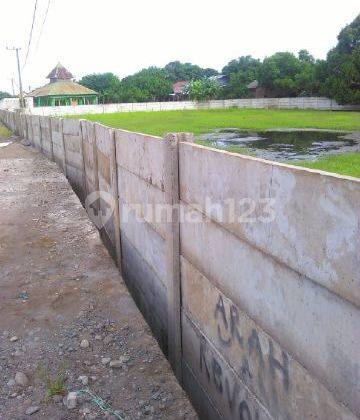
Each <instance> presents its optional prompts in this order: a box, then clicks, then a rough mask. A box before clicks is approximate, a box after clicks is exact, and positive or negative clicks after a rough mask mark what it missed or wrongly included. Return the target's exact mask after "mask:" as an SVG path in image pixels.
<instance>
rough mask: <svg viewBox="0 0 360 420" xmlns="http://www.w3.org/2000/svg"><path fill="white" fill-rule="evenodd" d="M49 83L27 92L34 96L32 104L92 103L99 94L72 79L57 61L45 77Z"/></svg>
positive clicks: (96, 101)
mask: <svg viewBox="0 0 360 420" xmlns="http://www.w3.org/2000/svg"><path fill="white" fill-rule="evenodd" d="M46 78H47V79H50V83H48V84H47V85H45V86H42V87H39V88H37V89H35V90H33V91H32V92H30V93H29V94H28V96H31V97H33V98H34V106H35V107H38V106H66V105H93V104H97V103H98V96H99V94H98V93H97V92H95V91H94V90H92V89H89V88H87V87H85V86H82V85H80V84H79V83H76V82H74V81H73V79H74V76H73V75H72V74H71V72H70V71H69V70H67V69H66V68H65V67H64V66H63V65H61V64H60V63H58V64H57V65H56V67H55V68H53V69H52V70H51V72H50V73H49V74H48V76H47V77H46Z"/></svg>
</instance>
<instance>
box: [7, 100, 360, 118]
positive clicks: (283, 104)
mask: <svg viewBox="0 0 360 420" xmlns="http://www.w3.org/2000/svg"><path fill="white" fill-rule="evenodd" d="M0 102H1V101H0ZM232 107H234V108H274V109H277V108H285V109H292V108H297V109H318V110H334V111H339V110H355V109H356V110H360V105H339V104H338V103H336V101H334V100H332V99H328V98H322V97H309V98H307V97H304V98H254V99H225V100H213V101H207V102H195V101H179V102H142V103H120V104H98V105H78V106H56V107H35V108H34V107H29V108H27V110H26V112H28V113H30V114H34V115H58V116H61V115H80V114H104V113H105V114H108V113H112V112H136V111H174V110H185V109H212V108H214V109H221V108H232ZM0 108H1V106H0Z"/></svg>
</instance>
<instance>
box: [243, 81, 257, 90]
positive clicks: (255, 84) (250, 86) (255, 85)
mask: <svg viewBox="0 0 360 420" xmlns="http://www.w3.org/2000/svg"><path fill="white" fill-rule="evenodd" d="M246 87H247V88H248V89H256V88H258V87H259V82H258V81H257V80H253V81H252V82H250V83H249V84H248V85H247V86H246Z"/></svg>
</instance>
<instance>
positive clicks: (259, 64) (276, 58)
mask: <svg viewBox="0 0 360 420" xmlns="http://www.w3.org/2000/svg"><path fill="white" fill-rule="evenodd" d="M217 74H219V73H218V72H217V71H216V70H214V69H211V68H201V67H199V66H198V65H195V64H191V63H180V62H179V61H173V62H171V63H168V64H167V65H166V66H165V67H163V68H159V67H149V68H147V69H143V70H141V71H139V72H137V73H135V74H133V75H131V76H127V77H125V78H123V79H121V80H120V79H119V78H118V77H117V76H116V75H114V74H113V73H103V74H90V75H87V76H84V77H83V78H82V79H81V80H80V81H79V83H80V84H82V85H84V86H87V87H89V88H90V89H94V90H95V91H97V92H98V93H99V94H100V101H101V102H104V103H111V102H148V101H162V100H169V98H170V94H171V93H172V92H173V89H172V85H173V83H174V82H177V81H180V80H187V81H189V85H188V86H187V91H186V93H187V94H188V95H189V97H190V98H191V99H196V100H206V99H213V98H219V99H230V98H247V97H250V95H251V90H250V89H249V87H248V85H249V84H250V83H252V82H254V81H255V80H256V81H257V82H258V86H260V87H261V88H262V89H264V91H265V92H266V96H272V97H295V96H319V95H321V96H327V97H329V98H333V99H335V100H336V101H337V102H338V103H340V104H346V103H348V104H360V15H359V16H357V17H356V18H355V20H354V21H353V22H352V23H351V24H349V25H347V26H346V27H345V28H344V29H342V30H341V32H340V33H339V35H338V42H337V45H336V46H335V47H334V48H333V49H331V50H330V51H329V53H328V54H327V58H326V60H317V59H315V58H314V57H313V56H312V55H311V54H310V53H309V52H308V51H307V50H305V49H303V50H300V51H299V52H298V54H297V55H295V54H293V53H290V52H277V53H275V54H273V55H271V56H269V57H266V58H264V59H263V60H259V59H257V58H254V57H252V56H242V57H239V58H237V59H234V60H232V61H230V62H229V63H228V64H226V65H225V66H224V67H223V69H222V71H221V74H223V75H225V76H226V77H227V80H228V83H227V85H226V86H224V87H220V86H219V84H218V82H217V81H216V80H215V79H214V78H211V76H215V75H217Z"/></svg>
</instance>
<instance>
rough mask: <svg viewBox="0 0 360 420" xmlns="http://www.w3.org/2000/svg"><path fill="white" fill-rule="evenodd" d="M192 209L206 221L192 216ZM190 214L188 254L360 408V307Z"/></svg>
mask: <svg viewBox="0 0 360 420" xmlns="http://www.w3.org/2000/svg"><path fill="white" fill-rule="evenodd" d="M189 212H192V213H194V212H195V215H196V213H197V215H198V216H199V217H200V218H203V219H204V221H203V222H202V223H201V222H199V223H191V222H190V220H195V218H194V217H193V218H191V217H190V216H189V215H188V213H189ZM185 215H186V216H185V222H184V223H182V224H181V226H180V228H181V253H182V255H184V256H185V258H186V259H187V260H188V261H190V263H191V264H192V265H194V266H195V267H196V268H197V269H198V270H199V271H201V273H203V274H204V275H205V277H207V278H208V279H209V280H210V281H212V282H213V284H214V285H215V286H216V287H217V288H218V289H219V290H220V291H221V292H222V293H223V294H225V295H226V296H227V297H231V300H232V301H233V302H234V303H235V304H236V305H237V306H238V307H239V308H240V309H241V310H242V311H244V312H245V313H247V314H248V315H249V316H250V317H251V318H252V319H253V320H254V321H255V322H256V323H257V325H259V326H260V327H261V328H262V329H263V330H264V331H266V332H267V333H268V334H269V335H271V336H272V337H273V339H274V340H276V341H277V342H278V343H279V344H280V345H281V346H282V348H284V349H285V350H287V351H288V352H289V353H291V354H293V355H294V357H295V358H296V359H297V360H298V361H299V362H300V363H301V364H302V365H303V366H304V367H305V368H306V369H307V370H308V371H309V372H311V374H312V375H313V376H314V377H316V378H317V379H318V380H319V381H320V382H322V383H323V384H325V386H326V387H327V388H328V389H329V390H330V391H331V392H332V393H333V394H334V396H335V398H336V399H337V400H338V401H341V402H343V403H344V404H346V405H347V406H348V407H350V408H351V409H352V410H353V412H355V413H357V414H358V413H360V405H359V401H360V380H359V375H360V368H359V367H360V353H359V343H360V329H359V325H360V311H359V310H358V309H357V308H356V307H355V306H354V305H352V304H351V303H349V302H348V301H346V300H344V299H342V298H340V297H339V296H336V295H335V294H333V293H330V292H329V291H328V290H327V289H325V288H324V287H322V286H320V285H318V284H316V283H314V282H312V281H309V279H307V278H306V277H304V276H301V275H299V274H297V273H296V272H294V271H293V270H291V269H290V268H288V267H286V266H284V265H283V264H280V263H278V262H276V261H275V260H274V259H273V258H271V257H270V256H269V255H266V254H264V253H262V252H261V251H259V250H256V249H255V248H253V247H252V246H251V245H249V244H248V243H246V242H245V241H242V240H239V239H238V238H237V237H236V236H235V235H233V234H231V233H230V232H228V231H227V230H226V229H224V228H223V227H221V226H220V225H219V224H217V223H214V222H213V221H210V220H209V219H206V218H204V216H202V215H201V214H200V213H199V212H197V211H196V210H191V209H190V208H189V206H185ZM186 220H187V221H186Z"/></svg>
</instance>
